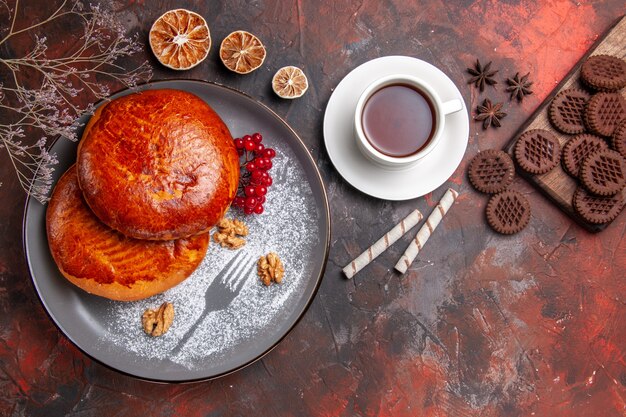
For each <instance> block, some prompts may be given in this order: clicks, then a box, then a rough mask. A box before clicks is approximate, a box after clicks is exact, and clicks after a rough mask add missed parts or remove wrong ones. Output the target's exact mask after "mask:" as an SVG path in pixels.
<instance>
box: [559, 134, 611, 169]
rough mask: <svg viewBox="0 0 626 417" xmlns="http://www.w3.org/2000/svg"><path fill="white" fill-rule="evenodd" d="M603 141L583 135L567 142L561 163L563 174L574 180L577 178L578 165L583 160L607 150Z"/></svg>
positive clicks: (592, 136) (597, 137)
mask: <svg viewBox="0 0 626 417" xmlns="http://www.w3.org/2000/svg"><path fill="white" fill-rule="evenodd" d="M608 148H609V146H608V145H607V144H606V142H605V140H604V139H602V138H601V137H599V136H595V135H590V134H588V133H584V134H582V135H577V136H575V137H573V138H572V139H570V140H569V141H567V143H566V144H565V145H564V146H563V153H562V155H561V162H562V164H563V168H564V169H565V172H567V173H568V174H570V175H571V176H572V177H574V178H578V173H579V171H580V165H581V164H582V162H583V161H584V159H585V158H586V157H587V156H589V155H590V154H592V153H595V152H597V151H601V150H604V149H608Z"/></svg>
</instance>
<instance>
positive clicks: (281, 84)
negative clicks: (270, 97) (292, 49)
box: [272, 66, 309, 98]
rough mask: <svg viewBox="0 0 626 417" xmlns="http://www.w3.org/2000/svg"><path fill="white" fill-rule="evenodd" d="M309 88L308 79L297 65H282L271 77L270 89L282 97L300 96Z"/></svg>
mask: <svg viewBox="0 0 626 417" xmlns="http://www.w3.org/2000/svg"><path fill="white" fill-rule="evenodd" d="M308 88H309V81H308V80H307V78H306V75H304V72H302V70H301V69H300V68H298V67H293V66H287V67H282V68H281V69H279V70H278V71H276V74H274V78H272V89H273V90H274V92H275V93H276V94H277V95H278V97H282V98H298V97H302V95H303V94H304V93H306V90H307V89H308Z"/></svg>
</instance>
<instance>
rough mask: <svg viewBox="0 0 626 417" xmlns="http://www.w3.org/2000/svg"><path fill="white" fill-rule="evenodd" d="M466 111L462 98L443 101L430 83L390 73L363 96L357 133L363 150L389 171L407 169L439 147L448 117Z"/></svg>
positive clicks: (364, 153) (366, 90) (359, 102)
mask: <svg viewBox="0 0 626 417" xmlns="http://www.w3.org/2000/svg"><path fill="white" fill-rule="evenodd" d="M461 109H463V102H462V101H461V100H460V99H453V100H450V101H446V102H442V101H441V99H440V98H439V95H438V94H437V92H436V91H435V89H434V88H433V87H432V86H431V85H430V84H428V83H427V82H425V81H423V80H421V79H419V78H417V77H414V76H411V75H404V74H399V75H390V76H386V77H383V78H379V79H378V80H376V81H374V82H373V83H371V84H370V85H369V86H367V88H366V89H365V91H363V93H362V94H361V96H360V97H359V100H358V102H357V105H356V112H355V115H354V131H355V137H356V141H357V144H358V146H359V149H360V150H361V152H362V153H363V155H365V156H366V157H368V158H369V159H371V160H372V161H374V162H376V163H378V164H381V165H383V166H385V167H388V168H395V169H400V168H406V167H408V166H411V165H413V164H415V163H417V161H419V160H420V159H422V158H424V157H425V156H426V155H428V154H429V153H430V152H431V151H432V150H433V149H434V148H435V147H436V146H437V144H438V143H439V141H440V139H441V136H442V134H443V130H444V127H445V120H446V115H448V114H451V113H455V112H457V111H460V110H461Z"/></svg>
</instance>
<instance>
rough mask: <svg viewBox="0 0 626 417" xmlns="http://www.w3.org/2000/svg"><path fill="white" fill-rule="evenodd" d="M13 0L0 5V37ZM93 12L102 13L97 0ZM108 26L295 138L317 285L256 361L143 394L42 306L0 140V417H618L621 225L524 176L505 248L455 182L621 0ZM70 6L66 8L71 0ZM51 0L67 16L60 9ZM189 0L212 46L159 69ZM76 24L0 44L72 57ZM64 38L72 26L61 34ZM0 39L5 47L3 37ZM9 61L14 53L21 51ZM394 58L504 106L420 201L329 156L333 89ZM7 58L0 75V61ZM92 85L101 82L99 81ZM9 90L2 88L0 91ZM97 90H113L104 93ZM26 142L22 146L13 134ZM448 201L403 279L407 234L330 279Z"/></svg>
mask: <svg viewBox="0 0 626 417" xmlns="http://www.w3.org/2000/svg"><path fill="white" fill-rule="evenodd" d="M15 3H16V2H15V1H11V0H9V1H8V4H5V2H2V1H0V13H2V20H1V21H0V35H1V34H5V35H6V33H8V31H9V29H10V26H11V21H12V16H13V11H14V10H15V7H16V4H15ZM102 3H103V4H102V6H103V7H104V6H105V4H104V3H107V7H108V3H109V2H102ZM110 3H111V5H110V7H111V11H110V12H108V15H109V16H111V17H114V18H115V19H118V20H119V21H120V22H122V24H123V25H124V27H125V29H126V30H127V31H128V33H129V34H137V36H138V38H137V42H139V44H140V46H144V49H143V51H142V52H139V53H137V54H134V55H133V56H132V57H128V58H125V59H122V61H121V62H120V64H121V66H122V67H123V68H126V69H129V68H134V67H135V66H136V65H137V63H140V62H142V61H144V60H148V64H149V65H150V66H151V67H152V69H153V77H152V79H154V80H156V79H166V78H175V77H185V78H195V79H203V80H209V81H216V82H219V83H222V84H225V85H228V86H231V87H235V88H237V89H239V90H242V91H244V92H246V93H248V94H250V95H251V96H253V97H255V98H257V99H259V100H260V101H261V102H263V103H265V104H266V105H268V106H269V107H270V108H272V109H273V110H274V111H276V112H277V113H278V114H279V115H280V116H282V117H284V118H285V119H286V120H287V121H288V123H289V124H290V125H291V126H292V127H293V128H294V129H295V130H296V131H297V132H298V134H299V135H300V136H301V137H302V139H303V140H304V142H305V143H306V144H307V146H308V148H309V149H310V151H311V153H312V154H313V156H314V158H315V160H316V161H317V165H318V167H319V169H320V171H321V173H322V176H323V179H324V182H325V184H326V187H327V191H328V197H329V200H330V210H331V215H332V240H331V249H330V256H329V260H328V266H327V269H326V273H325V275H324V279H323V282H322V284H321V288H320V290H319V292H318V294H317V296H316V298H315V300H314V302H313V303H312V305H311V307H310V308H309V310H308V311H307V312H306V314H305V316H304V318H303V319H302V321H301V322H300V323H299V324H298V325H297V327H296V328H295V329H294V330H293V331H292V332H291V333H290V334H289V335H288V336H287V337H286V338H285V340H284V341H283V342H282V343H280V344H279V345H278V347H277V348H275V349H274V350H273V351H272V352H270V353H269V354H268V355H267V356H265V357H264V358H263V359H261V360H259V361H257V362H256V363H254V364H253V365H251V366H249V367H247V368H245V369H243V370H241V371H239V372H236V373H234V374H232V375H229V376H226V377H223V378H220V379H218V380H214V381H209V382H202V383H195V384H190V385H156V384H152V383H148V382H144V381H140V380H136V379H133V378H131V377H127V376H123V375H121V374H118V373H117V372H115V371H113V370H110V369H108V368H107V367H105V366H103V365H100V364H99V363H96V362H94V361H92V360H90V359H89V358H87V357H86V356H84V355H83V354H82V353H81V352H80V351H79V350H78V349H77V348H75V347H74V346H73V345H72V344H71V343H70V342H69V341H68V340H67V339H66V338H65V337H64V336H63V335H62V334H61V333H60V332H59V331H58V330H57V328H56V327H55V326H54V324H53V323H52V322H51V320H50V319H49V318H48V316H47V315H46V314H45V312H44V310H43V308H42V306H41V304H40V302H39V300H38V298H37V296H36V295H35V292H34V290H33V287H32V285H31V283H30V278H29V274H28V271H27V267H26V263H25V260H24V256H23V250H22V238H21V233H22V229H21V223H22V216H23V208H24V202H25V194H24V193H23V191H22V188H21V187H20V184H19V182H18V178H17V177H16V174H15V171H14V168H13V165H12V164H11V159H10V158H9V157H8V154H7V152H6V146H7V144H6V143H0V182H2V186H1V187H0V216H1V217H0V218H1V221H0V415H6V416H21V415H27V416H59V415H76V416H100V415H106V416H125V415H135V414H137V415H150V416H156V415H168V416H169V415H172V416H174V415H177V416H178V415H189V416H221V415H241V416H250V415H259V416H375V415H381V416H433V417H434V416H450V417H458V416H468V417H469V416H481V417H486V416H505V415H506V416H531V415H536V416H547V415H550V416H623V415H625V414H626V320H624V316H625V314H626V283H625V282H624V279H625V278H626V272H625V271H626V240H625V239H624V236H625V231H626V215H624V213H622V215H621V216H620V217H618V218H617V220H616V221H615V222H614V223H613V224H612V225H611V226H610V227H609V228H608V229H606V230H605V231H604V232H602V233H599V234H595V235H594V234H589V233H588V232H586V231H585V230H583V229H582V228H581V227H579V226H577V225H576V224H575V223H573V222H572V221H571V220H570V218H568V217H567V216H566V215H564V214H563V213H562V212H561V211H560V210H559V209H557V208H556V207H554V206H553V205H552V204H551V203H550V202H549V201H548V200H547V199H546V198H544V197H543V196H542V195H541V194H539V193H538V192H537V191H536V190H535V189H534V188H533V187H531V186H530V185H529V184H528V183H526V182H524V180H522V179H519V178H518V179H516V180H515V183H514V187H515V188H516V189H518V190H519V191H521V192H522V193H523V194H524V195H526V196H527V197H528V199H529V201H530V204H531V206H532V209H533V215H532V219H531V221H530V224H529V226H528V227H527V228H526V229H525V230H523V231H522V232H521V233H519V234H517V235H514V236H510V237H506V236H501V235H498V234H496V233H494V232H493V231H492V230H491V229H489V227H488V226H487V225H486V222H485V218H484V207H485V204H486V202H487V197H486V196H485V195H483V194H479V193H477V192H476V191H474V190H473V188H472V187H471V186H470V185H469V183H468V180H467V177H466V174H465V172H466V168H467V164H468V161H469V160H470V159H471V158H472V157H473V156H474V155H475V154H476V153H477V152H478V151H479V150H484V149H489V148H502V147H503V146H504V145H505V144H506V143H507V142H508V141H509V140H510V138H511V136H512V135H513V134H514V132H515V131H516V130H517V129H518V127H519V126H520V125H521V124H522V123H523V122H524V121H525V120H526V119H527V118H528V117H529V116H530V115H531V113H532V112H533V110H534V109H535V108H536V107H537V106H538V105H539V104H540V103H541V102H542V101H543V99H544V98H545V97H546V96H547V95H548V94H549V93H550V91H551V90H552V89H553V88H554V87H555V85H556V84H557V83H558V82H559V81H560V80H561V79H562V78H563V76H564V75H565V74H566V73H567V72H568V71H569V69H570V68H571V67H572V66H573V65H574V64H575V63H576V62H577V61H578V60H579V59H580V57H581V56H582V55H583V54H584V53H585V51H586V50H587V49H588V48H589V47H590V46H591V45H592V44H593V43H594V41H595V40H596V39H597V38H598V37H599V36H600V35H601V34H602V33H603V32H604V31H605V30H606V29H607V28H609V27H610V25H611V24H612V23H613V22H614V21H615V20H616V19H617V18H618V17H619V16H621V15H623V14H624V13H625V12H626V5H625V4H624V2H623V1H620V0H603V1H594V2H588V1H583V2H575V1H555V0H550V1H537V0H535V1H502V2H498V1H470V0H467V1H458V2H445V1H433V0H424V1H420V2H418V1H404V0H387V1H373V0H362V1H358V2H352V1H332V0H319V1H302V0H295V1H289V2H288V1H281V0H263V1H257V0H255V1H241V0H239V1H211V2H208V1H206V2H205V1H195V2H192V1H161V0H159V1H144V0H130V1H128V2H121V1H113V2H110ZM60 4H61V3H60V2H59V0H54V1H50V2H40V1H37V0H22V1H20V2H19V4H17V6H18V15H17V18H16V22H15V26H14V28H13V29H12V30H13V31H17V30H19V29H20V28H23V27H26V26H28V25H32V24H33V23H36V22H40V21H42V19H45V18H46V16H48V15H49V13H51V12H53V11H54V9H55V8H56V7H57V6H58V5H60ZM68 5H69V3H68ZM68 5H66V6H65V7H69V6H68ZM177 7H185V8H189V9H192V10H195V11H197V12H199V13H200V14H202V15H203V16H204V17H205V18H206V20H207V22H208V24H209V26H210V28H211V34H212V38H213V41H214V44H213V48H212V50H211V52H210V54H209V57H208V59H206V61H204V62H203V63H202V64H201V65H199V66H198V67H196V68H194V69H192V70H189V71H186V72H180V73H179V72H175V71H172V70H168V69H166V68H164V67H162V66H160V64H159V63H158V62H157V61H156V60H155V59H154V58H153V57H152V55H151V53H150V52H149V49H146V48H145V46H146V45H147V34H148V30H149V28H150V26H151V24H152V22H153V21H154V20H155V19H156V18H157V17H158V16H160V15H161V14H162V13H163V12H164V11H166V10H169V9H172V8H177ZM75 25H80V23H72V24H70V23H62V22H61V21H51V22H49V23H48V24H46V25H42V26H39V27H37V28H34V29H33V31H31V32H29V33H28V34H22V35H25V36H21V35H20V36H17V35H16V36H15V37H12V39H10V40H9V41H7V42H3V43H2V44H0V75H1V76H2V78H3V80H5V81H6V78H5V77H7V74H9V67H8V66H6V65H7V60H8V59H10V58H12V57H14V56H23V55H24V54H27V53H28V51H29V48H32V47H33V45H34V43H36V38H35V35H38V36H40V37H41V36H45V37H46V38H47V45H48V46H49V51H48V52H49V53H53V52H55V51H57V52H58V51H61V52H63V51H66V52H67V51H71V48H72V41H73V40H74V39H75V37H76V36H80V34H81V28H80V26H78V27H77V26H75ZM77 29H78V30H77ZM235 29H247V30H249V31H251V32H253V33H255V34H256V35H258V36H259V37H260V38H261V39H262V40H263V42H264V43H265V44H266V46H267V50H268V57H267V59H266V62H265V64H264V65H263V67H261V68H260V69H259V70H257V71H255V72H254V73H252V74H250V75H246V76H240V75H235V74H233V73H230V72H228V71H227V70H226V69H225V68H224V67H223V65H222V63H221V62H220V61H219V57H218V54H217V50H218V47H217V46H218V45H219V42H220V41H221V39H222V38H223V37H224V36H226V35H227V34H228V33H230V32H231V31H232V30H235ZM0 38H2V36H0ZM20 54H21V55H20ZM385 55H408V56H412V57H417V58H420V59H422V60H425V61H428V62H430V63H432V64H434V65H436V66H438V67H439V68H441V69H442V70H443V71H444V72H446V73H447V74H448V75H449V76H450V77H451V78H452V80H454V82H455V83H456V85H457V86H458V87H459V89H460V90H461V92H462V94H463V96H464V98H465V100H466V103H467V105H468V107H471V109H472V112H473V111H474V109H475V107H476V105H477V104H478V103H479V102H480V101H482V99H483V98H485V97H488V98H492V99H493V100H497V101H504V102H505V104H504V110H505V111H506V112H507V113H508V116H507V117H506V118H505V119H503V125H502V127H501V128H499V129H489V130H487V131H483V130H482V128H481V126H480V124H479V123H477V122H471V130H470V137H469V145H468V149H467V151H466V153H465V157H464V158H463V161H462V163H461V165H460V166H459V167H458V169H457V170H456V171H455V172H454V174H453V175H452V177H451V178H450V179H449V180H448V182H447V183H446V184H444V185H443V186H441V187H440V188H439V189H437V190H435V191H433V192H432V193H431V194H428V195H426V196H424V197H422V198H419V199H415V200H411V201H405V202H388V201H382V200H377V199H374V198H371V197H368V196H366V195H364V194H362V193H361V192H359V191H357V190H355V189H354V188H352V187H351V186H350V185H348V184H347V183H346V182H345V181H344V180H342V178H341V177H340V176H339V174H338V173H337V171H336V170H335V169H334V168H333V166H332V164H331V163H330V161H329V158H328V155H327V154H326V151H325V149H324V146H323V137H322V123H323V117H324V110H325V107H326V103H327V101H328V99H329V97H330V95H331V94H332V92H333V88H334V87H335V86H336V85H337V84H338V83H339V81H340V80H341V79H342V78H343V77H344V76H345V75H346V74H347V73H348V72H350V71H351V70H352V69H353V68H355V67H356V66H358V65H359V64H361V63H364V62H366V61H368V60H370V59H373V58H376V57H380V56H385ZM476 58H480V59H481V60H482V61H483V62H486V61H493V64H492V65H493V67H494V68H495V69H499V73H498V74H497V79H498V80H499V84H498V85H497V86H496V88H488V89H487V90H486V91H485V92H484V93H482V94H479V93H478V91H477V90H475V89H474V88H470V86H468V85H467V83H466V81H467V79H468V77H469V76H468V74H467V73H466V72H465V68H466V67H468V66H470V65H471V64H472V63H473V62H474V60H475V59H476ZM2 64H3V65H2ZM289 64H293V65H297V66H300V67H302V68H303V69H304V70H305V72H306V73H307V75H308V77H309V81H310V84H311V86H310V89H309V91H308V92H307V93H306V95H305V96H304V97H302V98H301V99H298V100H293V101H287V100H281V99H279V98H277V97H276V96H274V95H273V92H272V91H271V88H270V80H271V78H272V75H273V73H274V72H275V71H276V70H277V69H278V68H279V67H281V66H283V65H289ZM517 71H519V72H521V73H526V72H530V73H531V78H532V80H533V81H534V84H533V90H534V94H532V95H530V96H528V97H527V98H526V99H525V100H524V101H523V102H522V104H517V103H516V102H511V101H508V96H507V95H506V93H505V91H504V87H503V80H504V79H505V78H506V77H509V76H512V75H513V74H515V72H517ZM102 82H103V83H108V82H109V81H107V79H104V78H103V80H102ZM5 85H6V84H5ZM110 88H111V89H112V90H116V89H118V88H120V86H119V85H116V84H115V83H114V82H110ZM24 140H25V141H28V140H31V141H33V140H36V138H28V137H27V138H25V139H24ZM450 186H451V187H453V188H455V189H457V190H459V191H460V193H461V196H460V197H459V199H458V201H457V203H456V205H455V207H454V208H453V209H452V210H451V211H450V213H449V214H448V215H447V216H446V218H445V219H444V221H443V223H442V224H441V225H440V226H439V228H438V229H437V231H436V232H435V234H434V235H433V236H432V238H431V239H430V240H429V242H428V244H427V245H426V247H425V248H424V250H423V251H422V252H421V253H420V255H419V258H418V259H417V261H416V262H415V263H414V264H413V265H412V267H411V269H410V271H409V273H407V274H406V275H405V276H402V277H401V276H399V275H398V274H396V273H394V271H393V269H392V266H393V265H394V263H395V261H396V260H397V259H398V258H399V256H400V255H401V254H402V252H403V250H404V248H405V247H406V245H407V244H408V241H409V239H410V236H409V235H407V236H405V237H404V238H403V239H402V241H401V242H399V243H398V244H396V245H394V246H393V247H392V248H391V249H390V250H389V251H387V252H385V253H384V254H383V255H381V256H380V257H379V258H378V259H376V261H375V262H373V263H372V264H371V265H369V266H368V267H367V268H366V269H364V270H363V271H361V272H360V273H359V274H358V275H357V276H356V277H355V279H353V280H346V279H345V278H344V277H343V275H342V273H341V268H342V267H343V266H344V265H345V264H346V263H347V262H349V261H350V260H351V259H352V258H354V257H355V256H356V255H358V254H359V253H360V251H361V250H362V249H364V248H365V247H366V246H368V245H369V244H370V243H372V242H373V241H374V240H376V239H378V238H379V237H380V236H381V235H382V234H383V233H384V232H385V231H387V230H388V229H389V228H390V227H391V226H392V225H393V224H395V223H396V222H398V221H399V220H400V219H401V218H403V217H404V216H405V215H406V214H407V213H408V212H409V211H410V210H411V209H413V208H415V207H417V208H419V209H420V210H421V211H422V212H423V213H429V212H430V210H431V208H432V207H433V206H434V204H436V202H437V201H438V199H439V198H440V197H441V196H442V195H443V192H444V191H445V189H446V188H447V187H450Z"/></svg>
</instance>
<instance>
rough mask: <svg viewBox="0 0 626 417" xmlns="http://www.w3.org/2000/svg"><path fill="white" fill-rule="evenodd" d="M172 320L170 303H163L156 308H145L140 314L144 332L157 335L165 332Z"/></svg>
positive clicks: (172, 308) (172, 310)
mask: <svg viewBox="0 0 626 417" xmlns="http://www.w3.org/2000/svg"><path fill="white" fill-rule="evenodd" d="M173 321H174V306H173V305H172V303H163V304H161V306H160V307H159V308H158V309H157V310H152V309H150V308H149V309H147V310H146V311H144V312H143V315H142V316H141V324H142V326H143V330H144V332H146V333H147V334H149V335H150V336H153V337H157V336H161V335H163V334H165V332H167V331H168V330H169V328H170V326H171V325H172V322H173Z"/></svg>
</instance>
